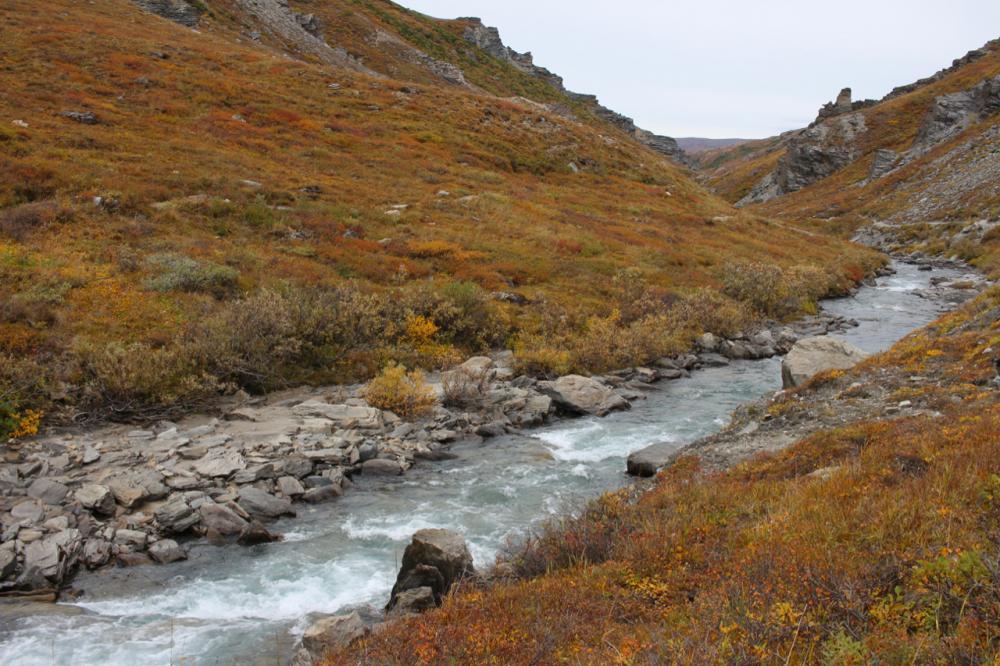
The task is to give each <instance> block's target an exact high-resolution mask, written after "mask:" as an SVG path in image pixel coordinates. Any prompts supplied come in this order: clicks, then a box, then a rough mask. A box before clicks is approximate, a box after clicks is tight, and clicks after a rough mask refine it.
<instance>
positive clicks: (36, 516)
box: [10, 500, 45, 524]
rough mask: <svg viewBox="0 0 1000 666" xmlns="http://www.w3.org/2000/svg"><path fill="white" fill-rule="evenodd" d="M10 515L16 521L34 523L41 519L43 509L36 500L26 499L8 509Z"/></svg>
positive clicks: (43, 513) (43, 512)
mask: <svg viewBox="0 0 1000 666" xmlns="http://www.w3.org/2000/svg"><path fill="white" fill-rule="evenodd" d="M10 515H11V517H12V518H13V519H14V520H16V521H18V522H24V523H30V524H35V523H37V522H38V521H40V520H41V519H42V516H44V515H45V509H44V508H42V505H40V504H39V503H38V502H36V501H34V500H28V501H25V502H21V503H20V504H16V505H15V506H14V508H13V509H11V510H10Z"/></svg>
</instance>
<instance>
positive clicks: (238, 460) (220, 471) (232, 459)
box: [194, 447, 247, 478]
mask: <svg viewBox="0 0 1000 666" xmlns="http://www.w3.org/2000/svg"><path fill="white" fill-rule="evenodd" d="M246 466H247V463H246V460H244V459H243V456H242V455H241V454H240V452H239V451H234V450H232V449H227V448H223V447H219V448H216V449H212V450H211V451H209V452H208V453H207V454H205V457H204V458H202V459H201V460H199V461H198V462H196V463H195V464H194V471H196V472H198V474H200V475H201V476H204V477H208V478H221V477H228V476H229V475H231V474H234V473H235V472H239V471H240V470H244V469H246Z"/></svg>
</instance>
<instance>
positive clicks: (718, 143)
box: [677, 137, 749, 155]
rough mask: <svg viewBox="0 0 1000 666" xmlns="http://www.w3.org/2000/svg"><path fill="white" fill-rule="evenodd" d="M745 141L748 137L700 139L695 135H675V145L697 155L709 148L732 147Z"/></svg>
mask: <svg viewBox="0 0 1000 666" xmlns="http://www.w3.org/2000/svg"><path fill="white" fill-rule="evenodd" d="M747 141H749V139H702V138H697V137H677V145H678V146H680V147H681V148H682V149H683V150H684V152H686V153H689V154H691V155H697V154H700V153H704V152H706V151H709V150H718V149H720V148H732V147H733V146H738V145H740V144H741V143H746V142H747Z"/></svg>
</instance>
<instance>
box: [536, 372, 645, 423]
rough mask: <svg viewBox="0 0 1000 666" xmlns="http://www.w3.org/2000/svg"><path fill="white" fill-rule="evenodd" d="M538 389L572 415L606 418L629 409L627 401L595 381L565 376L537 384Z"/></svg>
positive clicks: (575, 376) (577, 376) (578, 376)
mask: <svg viewBox="0 0 1000 666" xmlns="http://www.w3.org/2000/svg"><path fill="white" fill-rule="evenodd" d="M538 389H539V390H540V391H541V392H542V393H544V394H545V395H547V396H549V397H550V398H552V401H553V402H554V403H555V404H556V406H557V407H559V408H560V409H562V410H563V411H567V412H572V413H574V414H594V415H596V416H606V415H607V414H609V413H611V412H613V411H616V410H620V409H629V407H631V405H629V402H628V400H626V399H625V398H623V397H621V396H620V395H618V394H617V393H615V392H614V391H613V390H612V389H611V387H609V386H605V385H604V384H602V383H600V382H599V381H597V380H595V379H591V378H589V377H581V376H580V375H566V376H565V377H560V378H559V379H557V380H555V381H553V382H538Z"/></svg>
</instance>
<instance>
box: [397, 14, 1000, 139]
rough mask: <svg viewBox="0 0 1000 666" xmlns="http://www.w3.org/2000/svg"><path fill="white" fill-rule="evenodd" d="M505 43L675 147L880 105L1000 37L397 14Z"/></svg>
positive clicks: (949, 22)
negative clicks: (846, 100) (836, 101)
mask: <svg viewBox="0 0 1000 666" xmlns="http://www.w3.org/2000/svg"><path fill="white" fill-rule="evenodd" d="M400 1H401V2H402V4H403V5H405V6H407V7H410V8H412V9H415V10H417V11H420V12H423V13H425V14H429V15H431V16H436V17H439V18H455V17H458V16H479V17H482V18H483V20H484V21H485V22H486V24H487V25H493V26H496V27H498V28H500V35H501V37H503V39H504V42H505V43H506V44H507V45H508V46H510V47H512V48H514V49H516V50H518V51H531V52H532V53H533V54H534V55H535V62H536V63H538V64H539V65H542V66H543V67H548V68H549V69H551V70H552V71H554V72H555V73H557V74H560V75H562V76H563V77H564V78H565V79H566V85H567V87H568V88H569V89H570V90H574V91H576V92H586V93H594V94H596V95H598V96H599V97H600V99H601V101H602V102H603V103H604V104H605V105H607V106H609V107H611V108H613V109H615V110H616V111H619V112H622V113H625V114H626V115H629V116H633V117H634V118H635V119H636V122H637V124H638V125H639V126H641V127H645V128H646V129H649V130H653V131H655V132H658V133H662V134H667V135H670V136H705V137H714V138H729V137H741V138H758V137H765V136H772V135H774V134H777V133H779V132H781V131H784V130H788V129H793V128H797V127H802V126H804V125H806V124H808V123H809V122H811V121H812V120H813V118H815V116H816V111H817V110H818V109H819V107H820V106H821V105H822V104H823V102H826V101H829V100H832V99H833V98H834V97H835V96H836V94H837V92H838V91H839V90H840V89H841V88H842V87H845V86H850V87H852V88H853V89H854V98H855V99H862V98H866V97H881V96H882V95H884V94H886V93H887V92H889V91H890V90H891V89H892V88H893V87H895V86H897V85H902V84H905V83H910V82H912V81H915V80H916V79H919V78H922V77H924V76H928V75H930V74H933V73H934V72H936V71H937V70H939V69H941V68H943V67H945V66H948V65H950V64H951V61H952V60H954V59H955V58H958V57H960V56H962V55H964V54H965V53H966V52H968V51H970V50H972V49H974V48H979V47H980V46H982V45H983V44H985V43H986V42H987V41H989V40H990V39H994V38H996V37H1000V0H949V1H947V2H941V0H840V1H838V2H816V1H815V0H663V1H657V0H616V1H614V2H608V1H607V0H400Z"/></svg>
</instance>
